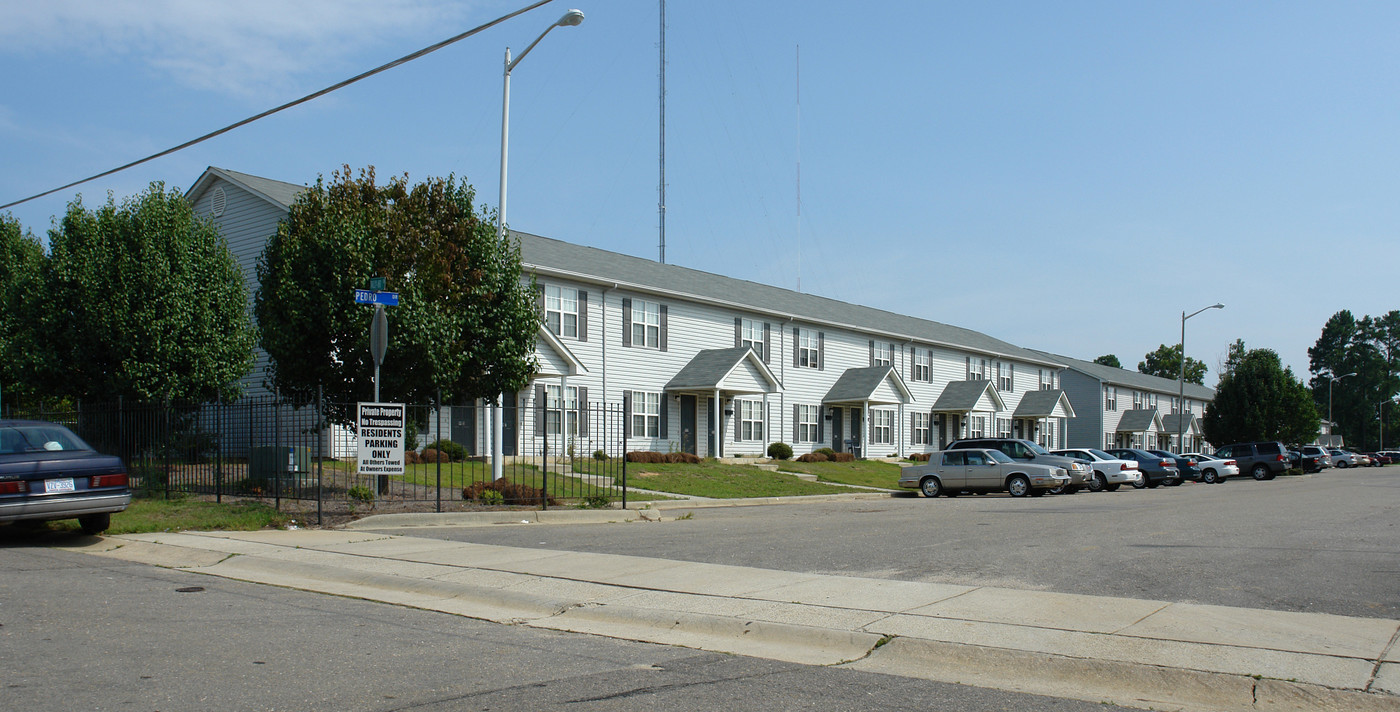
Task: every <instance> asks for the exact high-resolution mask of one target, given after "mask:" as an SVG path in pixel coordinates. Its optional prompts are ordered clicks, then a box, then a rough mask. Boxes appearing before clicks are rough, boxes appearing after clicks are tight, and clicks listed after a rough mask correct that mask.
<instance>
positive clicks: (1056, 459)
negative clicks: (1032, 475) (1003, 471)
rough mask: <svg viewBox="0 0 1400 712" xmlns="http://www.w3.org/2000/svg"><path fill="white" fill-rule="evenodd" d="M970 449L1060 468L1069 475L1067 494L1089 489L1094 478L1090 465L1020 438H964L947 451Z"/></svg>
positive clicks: (953, 443)
mask: <svg viewBox="0 0 1400 712" xmlns="http://www.w3.org/2000/svg"><path fill="white" fill-rule="evenodd" d="M968 448H981V449H988V450H1000V451H1001V454H1003V455H1006V456H1007V457H1009V458H1011V459H1013V460H1024V461H1028V462H1029V461H1035V462H1036V463H1038V464H1041V465H1050V466H1051V467H1059V468H1061V469H1063V470H1064V471H1065V474H1067V475H1069V482H1068V483H1067V484H1065V486H1064V490H1063V491H1064V493H1065V494H1074V493H1075V492H1078V491H1079V490H1080V489H1084V488H1088V486H1089V480H1090V479H1091V478H1092V475H1093V470H1092V469H1090V467H1089V463H1087V462H1085V461H1083V460H1080V459H1078V458H1073V457H1061V456H1059V455H1051V454H1050V451H1049V450H1046V449H1045V448H1043V447H1041V446H1039V445H1037V444H1035V443H1034V442H1031V441H1030V440H1022V439H1020V438H964V439H962V440H954V441H953V442H951V443H949V444H948V446H947V447H946V448H945V449H946V450H966V449H968Z"/></svg>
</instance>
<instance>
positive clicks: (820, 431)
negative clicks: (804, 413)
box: [817, 405, 826, 443]
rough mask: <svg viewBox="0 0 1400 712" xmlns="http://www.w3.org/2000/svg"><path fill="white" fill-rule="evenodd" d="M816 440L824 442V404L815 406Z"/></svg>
mask: <svg viewBox="0 0 1400 712" xmlns="http://www.w3.org/2000/svg"><path fill="white" fill-rule="evenodd" d="M817 442H818V443H824V442H826V406H824V405H823V406H818V407H817Z"/></svg>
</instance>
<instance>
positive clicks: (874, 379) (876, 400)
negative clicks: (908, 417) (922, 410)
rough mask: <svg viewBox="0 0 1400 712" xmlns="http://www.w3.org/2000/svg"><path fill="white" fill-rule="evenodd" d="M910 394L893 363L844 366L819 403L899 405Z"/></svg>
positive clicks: (829, 404)
mask: <svg viewBox="0 0 1400 712" xmlns="http://www.w3.org/2000/svg"><path fill="white" fill-rule="evenodd" d="M913 402H914V394H913V392H911V391H910V390H909V385H908V384H907V383H905V382H904V379H903V378H901V377H900V376H899V371H897V370H895V368H894V367H893V366H869V367H865V368H848V369H846V371H845V372H844V373H842V374H841V377H840V378H838V379H836V383H834V384H832V386H831V390H829V391H827V392H826V395H825V396H823V397H822V405H826V406H834V405H876V406H881V405H900V404H903V403H913Z"/></svg>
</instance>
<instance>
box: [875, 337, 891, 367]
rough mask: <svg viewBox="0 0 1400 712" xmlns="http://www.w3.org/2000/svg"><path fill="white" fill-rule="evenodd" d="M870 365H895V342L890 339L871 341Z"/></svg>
mask: <svg viewBox="0 0 1400 712" xmlns="http://www.w3.org/2000/svg"><path fill="white" fill-rule="evenodd" d="M870 365H871V366H893V365H894V344H891V343H890V342H888V341H885V342H880V341H871V342H870Z"/></svg>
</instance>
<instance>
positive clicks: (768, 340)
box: [763, 321, 773, 364]
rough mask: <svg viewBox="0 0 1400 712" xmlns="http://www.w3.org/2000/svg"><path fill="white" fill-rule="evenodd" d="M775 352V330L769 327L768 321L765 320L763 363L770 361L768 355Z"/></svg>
mask: <svg viewBox="0 0 1400 712" xmlns="http://www.w3.org/2000/svg"><path fill="white" fill-rule="evenodd" d="M772 354H773V330H772V329H770V328H768V322H766V321H765V322H763V363H764V364H767V363H768V357H769V356H771V355H772Z"/></svg>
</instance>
